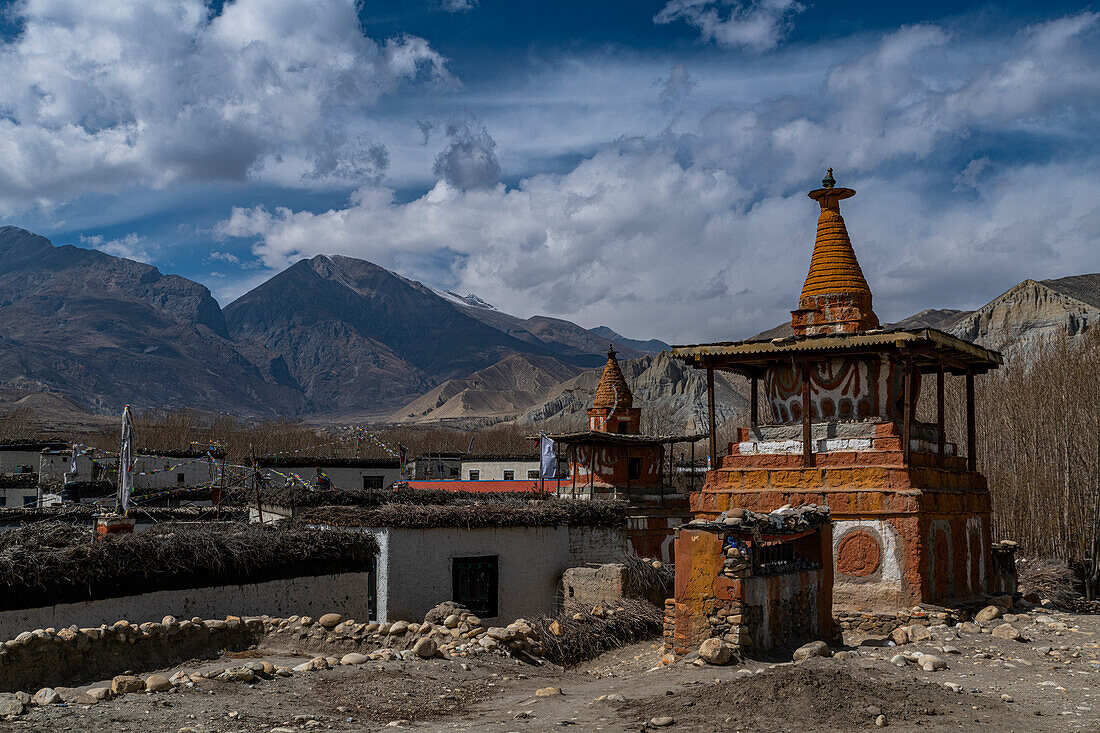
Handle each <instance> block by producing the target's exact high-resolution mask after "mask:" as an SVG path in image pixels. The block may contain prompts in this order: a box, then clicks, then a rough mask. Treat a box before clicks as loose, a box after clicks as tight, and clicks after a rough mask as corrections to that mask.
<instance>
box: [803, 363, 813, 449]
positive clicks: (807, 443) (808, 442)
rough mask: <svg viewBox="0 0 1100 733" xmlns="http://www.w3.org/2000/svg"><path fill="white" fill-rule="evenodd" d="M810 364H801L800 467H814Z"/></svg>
mask: <svg viewBox="0 0 1100 733" xmlns="http://www.w3.org/2000/svg"><path fill="white" fill-rule="evenodd" d="M811 411H812V406H811V405H810V363H809V362H803V363H802V466H803V467H804V468H809V467H810V466H812V465H814V443H813V422H812V421H811V419H810V418H811V415H810V412H811Z"/></svg>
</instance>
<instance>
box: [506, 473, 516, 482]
mask: <svg viewBox="0 0 1100 733" xmlns="http://www.w3.org/2000/svg"><path fill="white" fill-rule="evenodd" d="M504 480H505V481H515V480H516V472H515V471H505V472H504Z"/></svg>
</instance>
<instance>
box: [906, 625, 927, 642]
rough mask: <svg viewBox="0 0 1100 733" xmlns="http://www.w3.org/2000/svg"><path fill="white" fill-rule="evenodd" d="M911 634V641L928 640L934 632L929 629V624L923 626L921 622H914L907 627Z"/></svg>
mask: <svg viewBox="0 0 1100 733" xmlns="http://www.w3.org/2000/svg"><path fill="white" fill-rule="evenodd" d="M906 631H907V633H908V636H909V641H912V642H918V641H927V640H928V639H931V638H932V632H931V631H929V630H928V627H927V626H921V625H920V624H914V625H912V626H909V627H907V628H906Z"/></svg>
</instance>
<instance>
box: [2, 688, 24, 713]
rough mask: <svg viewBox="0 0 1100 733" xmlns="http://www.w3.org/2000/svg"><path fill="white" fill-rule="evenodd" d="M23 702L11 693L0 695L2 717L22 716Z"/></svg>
mask: <svg viewBox="0 0 1100 733" xmlns="http://www.w3.org/2000/svg"><path fill="white" fill-rule="evenodd" d="M22 714H23V701H22V700H20V699H19V698H18V697H16V696H15V695H13V694H11V693H10V692H3V693H0V715H22Z"/></svg>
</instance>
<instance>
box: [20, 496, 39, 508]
mask: <svg viewBox="0 0 1100 733" xmlns="http://www.w3.org/2000/svg"><path fill="white" fill-rule="evenodd" d="M37 503H38V497H37V496H35V495H33V494H31V495H30V496H24V497H23V506H34V505H35V504H37Z"/></svg>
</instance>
